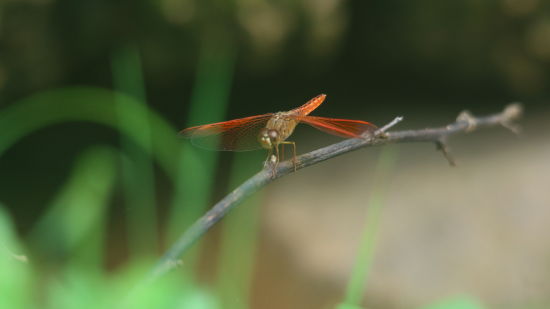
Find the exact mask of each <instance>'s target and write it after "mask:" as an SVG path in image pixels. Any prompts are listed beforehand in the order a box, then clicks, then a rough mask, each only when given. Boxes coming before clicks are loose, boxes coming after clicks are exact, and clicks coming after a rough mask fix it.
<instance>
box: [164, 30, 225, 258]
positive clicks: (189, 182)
mask: <svg viewBox="0 0 550 309" xmlns="http://www.w3.org/2000/svg"><path fill="white" fill-rule="evenodd" d="M212 39H213V38H209V39H205V42H203V46H202V48H201V54H200V59H199V64H198V68H197V70H198V71H197V76H196V81H195V87H194V89H193V95H192V98H191V102H190V112H189V118H188V121H187V123H189V124H191V125H196V124H204V123H211V122H218V121H222V120H223V118H224V116H225V114H226V111H227V105H228V104H227V103H228V97H229V92H230V88H231V83H232V78H233V67H234V62H235V55H234V50H233V48H232V46H231V45H230V44H223V42H225V41H226V40H224V39H223V38H221V40H219V41H218V40H212ZM197 154H200V162H197V160H193V157H196V156H197ZM218 157H219V154H218V153H217V152H213V151H205V150H202V149H196V148H194V147H192V146H191V145H190V144H189V143H188V142H187V141H186V142H184V143H183V145H182V151H181V157H180V164H179V168H178V170H177V171H178V173H177V175H178V178H177V180H176V185H175V186H176V192H175V197H174V201H173V205H172V210H171V212H170V215H169V225H168V228H169V229H168V243H169V244H171V243H173V242H174V241H175V240H176V239H177V238H178V237H179V236H180V234H182V233H183V231H185V229H186V228H187V227H189V226H190V225H191V224H192V223H193V221H195V220H196V219H197V218H198V217H200V216H201V215H202V214H203V212H204V211H205V209H206V207H207V206H208V205H209V204H210V202H211V192H212V186H213V183H214V171H215V165H216V161H217V159H218ZM197 252H198V247H195V248H194V249H192V250H190V252H189V253H187V254H186V263H185V265H187V267H189V268H191V269H192V268H193V267H194V265H195V263H194V261H193V260H194V259H196V254H197Z"/></svg>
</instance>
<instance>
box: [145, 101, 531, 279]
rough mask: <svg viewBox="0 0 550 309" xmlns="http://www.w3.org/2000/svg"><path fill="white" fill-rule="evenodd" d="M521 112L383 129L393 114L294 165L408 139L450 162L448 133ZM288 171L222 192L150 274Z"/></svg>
mask: <svg viewBox="0 0 550 309" xmlns="http://www.w3.org/2000/svg"><path fill="white" fill-rule="evenodd" d="M521 114H522V108H521V105H519V104H511V105H509V106H507V107H506V108H505V110H504V111H503V112H501V113H498V114H494V115H490V116H485V117H474V116H473V115H472V114H471V113H469V112H462V113H461V114H460V115H459V117H458V118H457V120H456V122H454V123H451V124H449V125H447V126H446V127H441V128H429V129H421V130H406V131H396V132H386V130H388V129H389V128H391V127H392V126H394V125H395V124H397V123H398V122H400V121H401V120H402V119H403V118H402V117H397V118H395V119H394V120H393V121H391V122H390V123H388V124H387V125H385V126H383V127H382V128H381V129H379V130H377V131H376V132H375V133H374V134H371V135H370V136H366V137H365V138H356V139H347V140H344V141H342V142H339V143H336V144H332V145H330V146H327V147H324V148H320V149H317V150H314V151H312V152H309V153H306V154H303V155H301V156H298V157H297V163H296V168H297V169H302V168H304V167H307V166H310V165H313V164H316V163H319V162H321V161H325V160H327V159H330V158H333V157H336V156H339V155H341V154H344V153H347V152H350V151H353V150H357V149H359V148H363V147H367V146H379V145H385V144H392V143H408V142H432V143H436V145H438V147H439V149H440V150H441V151H442V152H443V154H444V155H445V157H446V158H447V160H449V162H450V163H451V164H454V160H453V159H452V157H451V156H450V153H449V151H448V149H447V147H446V143H445V141H446V140H447V138H448V137H450V136H451V135H454V134H457V133H466V132H470V131H473V130H477V129H480V128H484V127H492V126H503V127H506V128H509V129H511V130H512V131H513V132H517V130H518V129H517V127H516V126H514V125H513V124H512V123H513V122H514V121H515V120H517V119H518V118H519V117H521ZM292 171H294V166H293V163H292V162H291V161H285V162H281V163H280V164H279V165H278V167H277V171H276V175H275V176H274V175H273V174H272V171H271V168H264V169H263V170H261V171H260V172H258V173H257V174H256V175H254V176H252V177H251V178H249V179H248V180H247V181H245V182H244V183H243V184H242V185H240V186H239V187H237V188H236V189H235V190H233V192H231V193H229V194H228V195H227V196H225V197H224V198H223V199H222V200H221V201H219V202H218V203H217V204H216V205H214V206H213V207H212V208H211V209H210V210H209V211H208V212H207V213H206V214H205V215H204V216H202V217H201V218H199V219H198V220H197V221H196V222H195V223H194V224H193V225H191V226H190V227H189V228H188V229H187V230H186V231H185V232H184V233H183V234H182V235H181V237H180V238H179V240H178V241H177V242H176V243H175V244H174V245H173V246H172V247H171V248H170V249H169V250H168V251H167V252H166V253H165V254H164V256H163V257H161V258H160V260H159V261H158V263H157V265H156V266H155V268H154V269H153V274H152V278H154V277H156V276H159V275H162V274H163V273H165V272H167V271H169V270H170V269H172V268H174V267H175V266H177V265H178V264H180V261H179V260H178V259H179V257H180V256H181V255H182V254H183V253H184V252H185V251H186V250H188V249H189V247H191V245H192V244H193V243H194V242H195V241H197V240H198V239H199V238H200V237H201V236H202V235H203V234H204V233H206V231H208V230H209V229H210V228H211V227H212V226H213V225H214V224H216V223H217V222H218V221H219V220H220V219H221V218H223V217H224V216H225V214H226V213H227V212H229V211H230V210H231V209H233V208H234V207H235V206H237V205H238V204H239V203H241V202H242V201H243V200H244V199H245V198H246V197H248V196H249V195H251V194H252V193H254V192H256V191H258V190H259V189H260V188H262V187H264V186H265V185H267V184H268V183H270V182H272V181H273V180H274V179H276V178H280V177H283V176H285V175H287V174H289V173H291V172H292Z"/></svg>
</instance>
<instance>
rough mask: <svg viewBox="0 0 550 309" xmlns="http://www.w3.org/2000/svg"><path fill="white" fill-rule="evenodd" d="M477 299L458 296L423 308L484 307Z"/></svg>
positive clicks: (473, 308) (458, 308)
mask: <svg viewBox="0 0 550 309" xmlns="http://www.w3.org/2000/svg"><path fill="white" fill-rule="evenodd" d="M483 308H485V307H484V306H482V305H481V304H480V303H479V302H478V301H477V300H475V299H473V298H471V297H467V296H464V297H458V298H452V299H448V300H444V301H442V302H440V303H437V304H433V305H429V306H426V307H423V309H483Z"/></svg>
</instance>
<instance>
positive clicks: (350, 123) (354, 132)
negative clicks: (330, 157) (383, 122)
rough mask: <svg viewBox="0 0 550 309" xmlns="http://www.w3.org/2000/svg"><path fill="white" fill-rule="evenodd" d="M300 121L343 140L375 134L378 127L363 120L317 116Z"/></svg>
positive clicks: (304, 117) (306, 117) (305, 117)
mask: <svg viewBox="0 0 550 309" xmlns="http://www.w3.org/2000/svg"><path fill="white" fill-rule="evenodd" d="M297 119H298V120H300V122H303V123H307V124H309V125H310V126H312V127H314V128H316V129H318V130H321V131H323V132H326V133H328V134H332V135H336V136H340V137H343V138H355V137H361V135H362V134H364V133H366V132H371V133H372V132H374V131H375V130H376V126H375V125H373V124H372V123H370V122H366V121H362V120H350V119H336V118H325V117H316V116H303V117H298V118H297Z"/></svg>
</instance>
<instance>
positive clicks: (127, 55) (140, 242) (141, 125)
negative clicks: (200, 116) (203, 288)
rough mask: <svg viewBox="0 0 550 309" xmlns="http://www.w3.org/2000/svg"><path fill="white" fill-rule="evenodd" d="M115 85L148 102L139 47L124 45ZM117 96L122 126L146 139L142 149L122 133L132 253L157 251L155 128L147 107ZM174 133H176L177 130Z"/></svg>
mask: <svg viewBox="0 0 550 309" xmlns="http://www.w3.org/2000/svg"><path fill="white" fill-rule="evenodd" d="M112 68H113V82H114V86H115V89H116V90H118V91H119V92H122V93H125V94H127V95H130V96H132V97H134V98H135V99H136V102H137V103H139V104H144V105H145V104H146V98H145V90H144V82H143V77H142V73H141V71H142V70H141V65H140V59H139V54H138V51H137V50H136V49H135V48H123V49H120V50H119V51H118V52H116V53H115V54H114V56H113V61H112ZM121 100H123V99H120V100H118V99H117V104H116V105H117V116H118V119H119V122H120V126H121V127H124V128H125V129H126V130H127V131H132V132H135V134H136V135H137V136H139V138H140V140H141V141H142V145H141V147H144V148H145V149H141V148H140V147H139V146H138V145H137V144H136V143H134V142H132V140H131V139H130V138H128V137H127V136H125V135H121V145H122V149H123V152H124V154H123V156H122V176H123V177H122V179H123V187H124V200H125V205H126V208H127V211H126V215H127V221H128V225H127V226H128V231H127V233H128V240H129V247H130V253H131V255H134V256H136V255H148V254H154V253H155V252H156V247H157V239H158V237H157V216H156V207H155V204H156V203H155V190H154V186H155V183H154V172H153V163H152V161H151V159H150V157H149V156H148V155H147V153H150V152H151V151H152V142H151V128H150V121H149V113H148V111H147V109H127V108H125V105H124V104H123V103H121V102H120V101H121ZM173 134H176V132H174V133H173Z"/></svg>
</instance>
